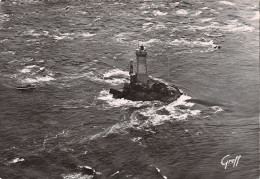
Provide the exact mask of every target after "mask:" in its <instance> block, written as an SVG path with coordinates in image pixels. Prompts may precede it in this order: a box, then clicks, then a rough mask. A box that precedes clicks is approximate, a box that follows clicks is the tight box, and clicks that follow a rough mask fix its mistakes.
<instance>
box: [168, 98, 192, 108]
mask: <svg viewBox="0 0 260 179" xmlns="http://www.w3.org/2000/svg"><path fill="white" fill-rule="evenodd" d="M189 99H191V97H190V96H187V95H181V96H180V97H179V98H178V99H177V100H176V101H174V102H172V103H170V104H169V105H168V106H167V107H166V109H167V110H168V111H171V109H173V108H174V107H176V106H180V105H182V106H187V107H192V106H194V103H191V102H187V100H189Z"/></svg>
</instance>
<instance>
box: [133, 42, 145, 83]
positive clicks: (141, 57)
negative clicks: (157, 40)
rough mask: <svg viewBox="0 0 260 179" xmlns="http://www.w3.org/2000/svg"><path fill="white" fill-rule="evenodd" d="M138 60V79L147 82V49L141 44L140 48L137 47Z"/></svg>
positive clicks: (140, 81)
mask: <svg viewBox="0 0 260 179" xmlns="http://www.w3.org/2000/svg"><path fill="white" fill-rule="evenodd" d="M135 54H136V60H137V73H136V81H137V82H139V83H147V80H148V76H147V63H146V56H147V51H146V49H144V46H143V45H141V46H140V48H139V49H136V52H135Z"/></svg>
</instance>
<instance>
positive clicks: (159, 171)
mask: <svg viewBox="0 0 260 179" xmlns="http://www.w3.org/2000/svg"><path fill="white" fill-rule="evenodd" d="M155 168H156V170H157V172H158V173H160V174H161V170H160V169H159V168H158V167H155ZM161 175H162V174H161ZM162 176H163V178H164V179H167V176H164V175H162Z"/></svg>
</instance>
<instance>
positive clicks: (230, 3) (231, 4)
mask: <svg viewBox="0 0 260 179" xmlns="http://www.w3.org/2000/svg"><path fill="white" fill-rule="evenodd" d="M219 3H221V4H225V5H230V6H234V5H235V3H233V2H229V1H220V2H219Z"/></svg>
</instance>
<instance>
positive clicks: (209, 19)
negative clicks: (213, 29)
mask: <svg viewBox="0 0 260 179" xmlns="http://www.w3.org/2000/svg"><path fill="white" fill-rule="evenodd" d="M213 19H214V18H202V19H200V21H201V22H202V23H204V22H209V21H211V20H213Z"/></svg>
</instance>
